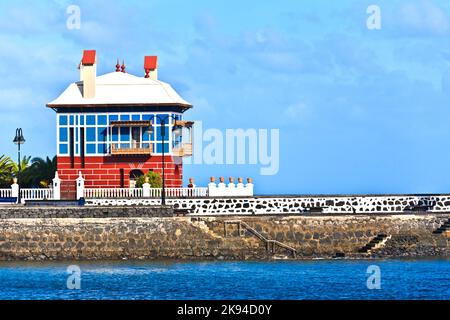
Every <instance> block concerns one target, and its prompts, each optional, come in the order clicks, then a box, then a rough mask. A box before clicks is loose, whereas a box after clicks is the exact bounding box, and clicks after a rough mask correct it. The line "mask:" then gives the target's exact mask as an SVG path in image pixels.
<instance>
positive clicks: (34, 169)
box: [25, 157, 56, 188]
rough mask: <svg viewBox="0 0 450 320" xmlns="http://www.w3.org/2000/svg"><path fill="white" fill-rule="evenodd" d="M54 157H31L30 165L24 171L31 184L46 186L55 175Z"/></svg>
mask: <svg viewBox="0 0 450 320" xmlns="http://www.w3.org/2000/svg"><path fill="white" fill-rule="evenodd" d="M55 171H56V157H53V159H50V158H49V157H47V158H46V159H45V160H44V159H42V158H33V159H32V160H31V165H30V166H29V167H28V168H27V170H26V172H25V176H26V178H28V179H29V181H30V183H31V185H32V186H36V187H37V186H39V187H43V188H47V187H48V186H49V185H50V184H51V183H52V180H53V178H54V177H55Z"/></svg>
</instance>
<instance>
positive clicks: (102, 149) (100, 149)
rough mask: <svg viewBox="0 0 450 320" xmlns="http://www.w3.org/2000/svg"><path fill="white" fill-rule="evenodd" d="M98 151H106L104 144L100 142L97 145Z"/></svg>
mask: <svg viewBox="0 0 450 320" xmlns="http://www.w3.org/2000/svg"><path fill="white" fill-rule="evenodd" d="M97 152H98V153H106V144H104V143H101V144H99V145H98V146H97Z"/></svg>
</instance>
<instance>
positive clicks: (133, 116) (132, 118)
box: [131, 114, 141, 121]
mask: <svg viewBox="0 0 450 320" xmlns="http://www.w3.org/2000/svg"><path fill="white" fill-rule="evenodd" d="M131 120H134V121H139V120H141V115H140V114H133V115H132V116H131Z"/></svg>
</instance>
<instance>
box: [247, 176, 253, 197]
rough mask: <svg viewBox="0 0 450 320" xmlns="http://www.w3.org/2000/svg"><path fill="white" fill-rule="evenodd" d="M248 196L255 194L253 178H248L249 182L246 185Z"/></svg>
mask: <svg viewBox="0 0 450 320" xmlns="http://www.w3.org/2000/svg"><path fill="white" fill-rule="evenodd" d="M245 190H246V191H247V192H246V194H245V195H246V196H253V183H252V179H250V178H247V184H246V185H245Z"/></svg>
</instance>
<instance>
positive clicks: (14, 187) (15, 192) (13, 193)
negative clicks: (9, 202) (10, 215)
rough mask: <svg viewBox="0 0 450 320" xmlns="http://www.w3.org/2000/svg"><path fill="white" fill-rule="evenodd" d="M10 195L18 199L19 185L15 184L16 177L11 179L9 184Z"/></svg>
mask: <svg viewBox="0 0 450 320" xmlns="http://www.w3.org/2000/svg"><path fill="white" fill-rule="evenodd" d="M11 197H13V198H17V200H18V199H19V185H18V184H17V178H14V179H13V184H12V185H11Z"/></svg>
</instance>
